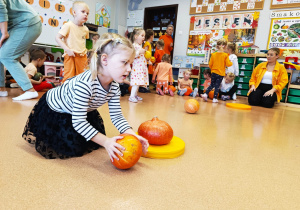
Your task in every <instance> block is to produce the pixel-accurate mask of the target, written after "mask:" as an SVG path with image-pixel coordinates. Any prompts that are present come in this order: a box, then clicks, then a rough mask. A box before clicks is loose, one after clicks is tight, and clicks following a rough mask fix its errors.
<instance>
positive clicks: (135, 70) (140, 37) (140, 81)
mask: <svg viewBox="0 0 300 210" xmlns="http://www.w3.org/2000/svg"><path fill="white" fill-rule="evenodd" d="M144 40H145V31H144V30H143V29H134V30H133V32H132V34H131V42H132V43H133V46H134V48H135V58H134V61H133V63H132V71H131V75H130V85H131V86H132V88H131V94H130V97H129V101H131V102H134V103H137V102H138V101H142V100H143V99H142V98H141V97H139V96H138V95H137V91H138V89H139V86H147V85H149V79H148V69H147V61H146V58H145V52H146V51H145V49H143V48H142V44H143V42H144Z"/></svg>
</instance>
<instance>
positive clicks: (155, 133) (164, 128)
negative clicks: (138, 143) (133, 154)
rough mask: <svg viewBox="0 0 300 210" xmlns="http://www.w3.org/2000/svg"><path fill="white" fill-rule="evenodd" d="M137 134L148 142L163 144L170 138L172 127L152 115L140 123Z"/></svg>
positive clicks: (168, 141) (171, 136)
mask: <svg viewBox="0 0 300 210" xmlns="http://www.w3.org/2000/svg"><path fill="white" fill-rule="evenodd" d="M138 134H139V135H141V136H143V137H144V138H145V139H147V140H148V142H149V144H154V145H163V144H168V143H170V141H171V140H172V138H173V129H172V127H171V126H170V125H169V124H168V123H167V122H165V121H162V120H159V119H158V118H157V117H154V118H153V119H152V120H148V121H146V122H143V123H142V124H141V125H140V127H139V129H138Z"/></svg>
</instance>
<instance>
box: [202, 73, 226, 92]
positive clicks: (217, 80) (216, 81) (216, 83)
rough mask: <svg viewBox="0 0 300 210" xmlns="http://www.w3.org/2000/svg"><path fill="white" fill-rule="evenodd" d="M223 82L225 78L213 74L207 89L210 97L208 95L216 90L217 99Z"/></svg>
mask: <svg viewBox="0 0 300 210" xmlns="http://www.w3.org/2000/svg"><path fill="white" fill-rule="evenodd" d="M222 80H223V76H221V75H218V74H215V73H212V74H211V83H210V86H209V87H208V88H207V89H206V92H205V93H206V94H207V95H208V93H209V92H210V91H211V90H212V89H213V88H215V92H214V98H217V97H218V93H219V89H220V85H221V82H222Z"/></svg>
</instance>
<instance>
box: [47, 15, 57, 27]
mask: <svg viewBox="0 0 300 210" xmlns="http://www.w3.org/2000/svg"><path fill="white" fill-rule="evenodd" d="M48 23H49V25H50V26H52V27H57V26H58V25H59V22H58V20H57V19H55V18H54V17H53V18H49V19H48Z"/></svg>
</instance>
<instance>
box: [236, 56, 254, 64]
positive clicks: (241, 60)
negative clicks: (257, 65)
mask: <svg viewBox="0 0 300 210" xmlns="http://www.w3.org/2000/svg"><path fill="white" fill-rule="evenodd" d="M238 63H243V64H253V63H254V58H243V57H240V58H238Z"/></svg>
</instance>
